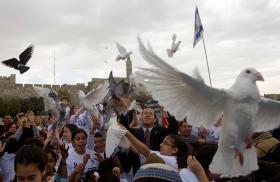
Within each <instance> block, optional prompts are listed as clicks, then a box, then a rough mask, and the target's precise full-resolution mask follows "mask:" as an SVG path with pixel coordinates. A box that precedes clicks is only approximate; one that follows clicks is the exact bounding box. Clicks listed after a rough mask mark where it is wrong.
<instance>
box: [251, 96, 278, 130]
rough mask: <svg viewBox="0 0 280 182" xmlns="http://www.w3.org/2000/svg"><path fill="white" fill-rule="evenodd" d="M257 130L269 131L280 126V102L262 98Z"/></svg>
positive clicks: (257, 117) (257, 118)
mask: <svg viewBox="0 0 280 182" xmlns="http://www.w3.org/2000/svg"><path fill="white" fill-rule="evenodd" d="M256 124H257V131H267V130H270V129H273V128H276V127H279V126H280V102H279V101H275V100H271V99H267V98H261V101H260V102H259V110H258V113H257V116H256Z"/></svg>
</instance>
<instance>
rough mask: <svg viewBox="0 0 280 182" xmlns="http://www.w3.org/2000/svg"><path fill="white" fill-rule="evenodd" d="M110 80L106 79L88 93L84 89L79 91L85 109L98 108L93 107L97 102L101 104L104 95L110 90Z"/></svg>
mask: <svg viewBox="0 0 280 182" xmlns="http://www.w3.org/2000/svg"><path fill="white" fill-rule="evenodd" d="M108 87H109V82H108V81H107V80H105V82H104V83H103V84H100V85H99V86H98V87H97V88H96V89H95V90H92V91H90V92H89V93H87V94H86V95H85V94H84V92H83V91H82V90H79V91H78V97H79V101H80V104H81V106H83V107H84V108H85V109H89V110H96V109H97V108H95V107H93V106H95V105H96V104H99V103H100V102H101V101H102V100H103V99H104V97H105V96H106V95H107V94H108V92H109V89H108Z"/></svg>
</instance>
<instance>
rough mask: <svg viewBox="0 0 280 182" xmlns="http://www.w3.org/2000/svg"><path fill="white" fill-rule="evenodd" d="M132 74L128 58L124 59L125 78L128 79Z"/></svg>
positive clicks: (130, 62)
mask: <svg viewBox="0 0 280 182" xmlns="http://www.w3.org/2000/svg"><path fill="white" fill-rule="evenodd" d="M131 73H132V61H131V60H130V56H128V58H127V59H126V77H127V78H129V75H130V74H131Z"/></svg>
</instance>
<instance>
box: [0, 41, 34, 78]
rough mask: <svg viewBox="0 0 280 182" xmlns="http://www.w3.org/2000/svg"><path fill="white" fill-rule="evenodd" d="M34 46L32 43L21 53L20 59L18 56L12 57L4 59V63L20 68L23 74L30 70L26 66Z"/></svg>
mask: <svg viewBox="0 0 280 182" xmlns="http://www.w3.org/2000/svg"><path fill="white" fill-rule="evenodd" d="M33 48H34V46H33V45H32V44H31V45H30V46H29V47H27V48H26V49H25V50H24V51H23V52H22V53H21V54H20V55H19V60H18V59H17V58H12V59H8V60H5V61H2V63H3V64H4V65H6V66H9V67H11V68H14V69H16V70H19V72H20V74H23V73H25V72H26V71H28V70H29V67H28V66H26V63H27V62H28V61H29V59H30V58H31V57H32V53H33Z"/></svg>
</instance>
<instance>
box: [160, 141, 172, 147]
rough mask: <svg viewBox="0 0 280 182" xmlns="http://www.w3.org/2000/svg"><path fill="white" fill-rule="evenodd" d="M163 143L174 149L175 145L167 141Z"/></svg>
mask: <svg viewBox="0 0 280 182" xmlns="http://www.w3.org/2000/svg"><path fill="white" fill-rule="evenodd" d="M161 143H162V144H164V145H167V146H170V147H174V145H173V144H170V143H168V142H167V141H166V140H163V141H162V142H161Z"/></svg>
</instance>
